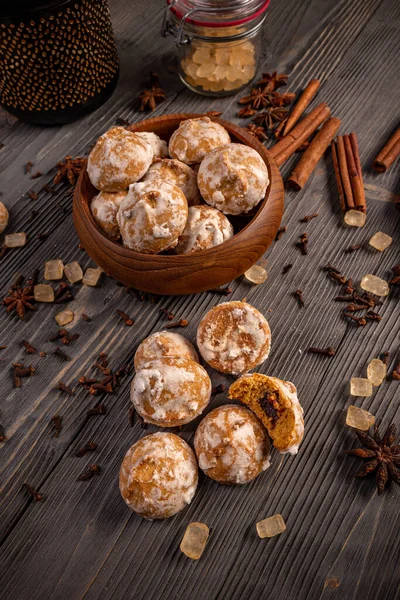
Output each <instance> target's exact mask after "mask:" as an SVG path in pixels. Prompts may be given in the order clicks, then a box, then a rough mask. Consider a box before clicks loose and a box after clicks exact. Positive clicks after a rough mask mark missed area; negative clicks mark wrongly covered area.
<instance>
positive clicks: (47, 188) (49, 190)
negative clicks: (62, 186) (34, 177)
mask: <svg viewBox="0 0 400 600" xmlns="http://www.w3.org/2000/svg"><path fill="white" fill-rule="evenodd" d="M42 190H43V191H44V192H47V193H48V194H51V195H54V194H57V191H56V190H55V189H54V188H53V187H52V186H51V185H49V184H48V183H46V184H45V185H44V186H43V187H42Z"/></svg>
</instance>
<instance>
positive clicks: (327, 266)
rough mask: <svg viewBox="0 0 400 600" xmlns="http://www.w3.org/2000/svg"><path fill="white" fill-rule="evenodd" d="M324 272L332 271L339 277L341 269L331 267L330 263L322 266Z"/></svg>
mask: <svg viewBox="0 0 400 600" xmlns="http://www.w3.org/2000/svg"><path fill="white" fill-rule="evenodd" d="M324 271H332V272H333V273H337V274H338V275H340V271H341V269H338V268H337V267H335V266H334V265H331V263H327V264H326V265H325V266H324Z"/></svg>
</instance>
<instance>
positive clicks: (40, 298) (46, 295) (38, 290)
mask: <svg viewBox="0 0 400 600" xmlns="http://www.w3.org/2000/svg"><path fill="white" fill-rule="evenodd" d="M33 295H34V297H35V300H36V302H54V290H53V288H52V287H51V285H48V284H47V283H39V284H38V285H35V287H34V288H33Z"/></svg>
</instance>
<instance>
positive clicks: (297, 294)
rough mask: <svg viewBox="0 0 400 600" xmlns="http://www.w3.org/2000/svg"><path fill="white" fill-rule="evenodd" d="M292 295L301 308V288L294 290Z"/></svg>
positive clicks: (303, 304)
mask: <svg viewBox="0 0 400 600" xmlns="http://www.w3.org/2000/svg"><path fill="white" fill-rule="evenodd" d="M294 296H295V298H296V299H297V302H298V303H299V306H300V307H301V308H303V307H304V306H305V302H304V297H303V291H302V290H296V291H295V292H294Z"/></svg>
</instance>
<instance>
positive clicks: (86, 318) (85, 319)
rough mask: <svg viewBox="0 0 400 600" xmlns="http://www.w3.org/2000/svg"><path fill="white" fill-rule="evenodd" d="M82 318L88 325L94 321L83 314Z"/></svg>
mask: <svg viewBox="0 0 400 600" xmlns="http://www.w3.org/2000/svg"><path fill="white" fill-rule="evenodd" d="M81 317H82V319H83V320H84V321H86V322H87V323H90V321H91V320H92V319H91V318H90V317H88V316H87V314H86V313H82V314H81Z"/></svg>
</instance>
